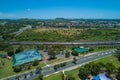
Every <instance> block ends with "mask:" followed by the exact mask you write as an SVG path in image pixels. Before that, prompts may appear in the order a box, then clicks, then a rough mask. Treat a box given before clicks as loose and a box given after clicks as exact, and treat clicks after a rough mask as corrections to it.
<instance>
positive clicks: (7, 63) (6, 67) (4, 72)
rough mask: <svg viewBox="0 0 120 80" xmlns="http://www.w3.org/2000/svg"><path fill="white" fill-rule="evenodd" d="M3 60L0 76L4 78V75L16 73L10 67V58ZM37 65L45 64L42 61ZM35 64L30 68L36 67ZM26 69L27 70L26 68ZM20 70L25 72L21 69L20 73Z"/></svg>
mask: <svg viewBox="0 0 120 80" xmlns="http://www.w3.org/2000/svg"><path fill="white" fill-rule="evenodd" d="M3 60H5V65H4V66H3V68H2V69H0V78H5V77H8V76H12V75H14V74H17V73H15V72H14V71H13V68H12V61H11V60H8V59H3ZM38 66H41V67H43V66H45V64H44V63H40V64H39V65H38ZM36 67H37V66H32V67H31V69H30V70H32V69H36ZM26 71H29V70H26ZM22 72H25V71H21V72H19V73H22Z"/></svg>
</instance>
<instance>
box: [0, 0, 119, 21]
mask: <svg viewBox="0 0 120 80" xmlns="http://www.w3.org/2000/svg"><path fill="white" fill-rule="evenodd" d="M17 18H34V19H54V18H87V19H120V0H0V19H17Z"/></svg>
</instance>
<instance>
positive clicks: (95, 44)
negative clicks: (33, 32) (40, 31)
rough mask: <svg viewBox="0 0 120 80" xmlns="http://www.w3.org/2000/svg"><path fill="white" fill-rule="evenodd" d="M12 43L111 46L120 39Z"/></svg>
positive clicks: (118, 42)
mask: <svg viewBox="0 0 120 80" xmlns="http://www.w3.org/2000/svg"><path fill="white" fill-rule="evenodd" d="M9 43H10V44H11V45H22V44H24V45H55V44H61V45H81V46H99V45H100V46H101V45H102V46H103V45H104V46H105V45H107V46H109V45H120V41H111V42H29V41H24V42H9Z"/></svg>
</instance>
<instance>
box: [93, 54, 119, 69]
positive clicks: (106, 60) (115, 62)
mask: <svg viewBox="0 0 120 80" xmlns="http://www.w3.org/2000/svg"><path fill="white" fill-rule="evenodd" d="M94 62H95V63H98V62H103V63H105V64H106V63H113V65H115V66H116V67H120V62H119V61H118V60H117V58H116V57H114V56H109V57H105V58H102V59H99V60H96V61H94Z"/></svg>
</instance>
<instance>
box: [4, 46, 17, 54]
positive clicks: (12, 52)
mask: <svg viewBox="0 0 120 80" xmlns="http://www.w3.org/2000/svg"><path fill="white" fill-rule="evenodd" d="M6 51H7V54H8V56H12V55H13V54H14V53H15V51H14V48H13V47H9V48H7V49H6Z"/></svg>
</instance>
